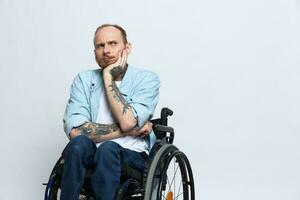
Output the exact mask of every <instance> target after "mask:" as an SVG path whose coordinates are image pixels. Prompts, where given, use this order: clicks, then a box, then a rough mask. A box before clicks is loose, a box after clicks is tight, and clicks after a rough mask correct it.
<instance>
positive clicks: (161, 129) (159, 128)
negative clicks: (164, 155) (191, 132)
mask: <svg viewBox="0 0 300 200" xmlns="http://www.w3.org/2000/svg"><path fill="white" fill-rule="evenodd" d="M153 131H154V134H155V136H156V138H157V139H158V140H162V139H166V141H167V142H168V143H172V142H173V140H174V129H173V128H172V127H170V126H165V125H161V124H154V126H153ZM168 133H169V134H168Z"/></svg>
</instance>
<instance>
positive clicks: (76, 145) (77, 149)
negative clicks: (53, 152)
mask: <svg viewBox="0 0 300 200" xmlns="http://www.w3.org/2000/svg"><path fill="white" fill-rule="evenodd" d="M88 140H89V139H88V138H87V137H86V136H83V135H79V136H77V137H75V138H73V139H72V140H71V141H70V142H69V144H68V145H67V147H66V150H65V151H64V153H63V154H73V155H75V154H81V152H82V151H84V149H85V146H87V144H88V143H89V142H90V141H88Z"/></svg>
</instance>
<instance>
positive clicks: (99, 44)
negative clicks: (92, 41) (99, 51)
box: [95, 40, 118, 47]
mask: <svg viewBox="0 0 300 200" xmlns="http://www.w3.org/2000/svg"><path fill="white" fill-rule="evenodd" d="M113 42H115V43H118V41H117V40H110V41H108V42H107V43H108V44H111V43H113ZM104 44H105V42H100V43H98V44H96V45H95V47H99V46H101V45H104Z"/></svg>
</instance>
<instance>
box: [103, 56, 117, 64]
mask: <svg viewBox="0 0 300 200" xmlns="http://www.w3.org/2000/svg"><path fill="white" fill-rule="evenodd" d="M114 60H115V57H113V56H112V57H110V56H105V57H104V58H103V61H104V62H105V63H109V62H112V61H114Z"/></svg>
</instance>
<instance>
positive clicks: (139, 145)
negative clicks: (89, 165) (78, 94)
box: [96, 81, 148, 153]
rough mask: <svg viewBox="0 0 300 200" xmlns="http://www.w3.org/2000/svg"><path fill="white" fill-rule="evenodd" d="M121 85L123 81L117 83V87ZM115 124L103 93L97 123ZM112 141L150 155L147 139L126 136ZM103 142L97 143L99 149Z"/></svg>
mask: <svg viewBox="0 0 300 200" xmlns="http://www.w3.org/2000/svg"><path fill="white" fill-rule="evenodd" d="M120 84H121V81H116V85H117V86H119V85H120ZM114 122H115V119H114V117H113V115H112V112H111V109H110V107H109V104H108V102H107V98H106V95H105V92H104V91H103V92H102V95H101V96H100V102H99V110H98V115H97V121H96V123H99V124H112V123H114ZM111 141H114V142H116V143H118V144H119V145H121V146H122V147H123V148H126V149H130V150H133V151H137V152H146V153H148V147H147V144H146V141H145V139H143V138H141V137H134V136H129V135H127V136H124V137H120V138H116V139H112V140H111ZM102 143H103V142H100V143H97V144H96V145H97V147H99V146H100V145H101V144H102Z"/></svg>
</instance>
